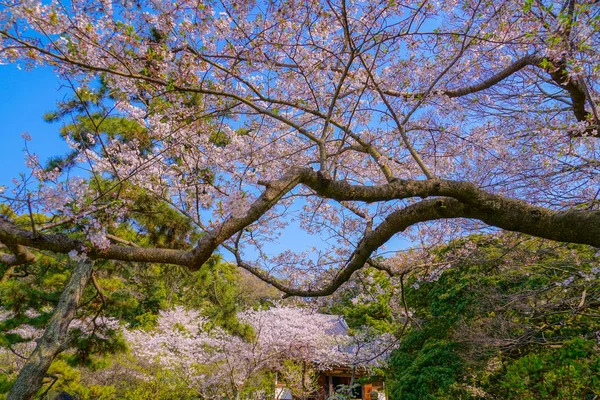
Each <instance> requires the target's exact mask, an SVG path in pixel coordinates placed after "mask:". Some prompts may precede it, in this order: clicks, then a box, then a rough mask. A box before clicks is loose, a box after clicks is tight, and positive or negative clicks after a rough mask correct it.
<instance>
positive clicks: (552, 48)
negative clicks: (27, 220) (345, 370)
mask: <svg viewBox="0 0 600 400" xmlns="http://www.w3.org/2000/svg"><path fill="white" fill-rule="evenodd" d="M598 12H599V7H598V5H597V4H595V3H593V2H587V1H580V2H577V1H565V2H564V3H560V2H538V3H534V2H529V1H526V2H522V1H493V2H488V3H481V2H471V1H452V2H444V3H443V4H438V3H435V2H426V3H415V4H412V3H406V4H404V3H401V2H393V1H392V2H389V1H385V2H344V1H342V2H322V1H318V2H294V1H289V2H283V3H280V2H273V3H271V2H265V3H261V2H258V3H256V2H237V1H234V2H227V3H221V2H197V1H194V2H191V3H190V2H185V1H180V2H176V3H171V2H164V3H161V2H143V1H130V2H128V1H124V2H107V1H97V2H96V1H74V2H67V3H62V2H60V1H53V2H50V3H48V4H42V3H41V2H38V1H24V2H20V1H19V2H16V1H14V2H13V1H9V2H8V3H6V4H5V6H4V8H3V10H2V13H1V14H0V15H1V17H0V18H1V19H0V24H1V26H0V36H1V37H2V42H1V43H2V44H1V53H0V54H1V56H0V57H1V60H0V61H2V62H15V63H21V64H24V65H26V66H28V67H33V66H36V65H51V66H53V67H54V68H56V70H57V71H58V72H59V73H60V74H62V75H63V76H64V77H65V78H67V79H69V81H70V82H72V84H73V85H74V86H75V87H76V88H77V90H76V95H77V96H78V97H79V98H80V99H81V100H82V101H84V100H85V97H86V95H87V93H89V92H90V90H91V89H90V87H93V85H94V79H95V78H97V77H101V79H102V81H103V84H104V85H105V86H106V88H108V90H109V92H110V101H108V102H107V103H106V104H103V105H102V107H100V108H101V111H96V112H95V113H93V114H90V113H88V116H89V118H90V120H91V121H92V122H93V124H92V125H93V126H92V127H91V128H90V129H87V130H85V131H84V132H82V131H79V132H72V134H71V135H70V136H69V135H68V134H67V135H65V136H66V137H67V139H68V140H69V142H70V144H71V145H72V147H73V149H74V150H75V151H76V153H77V155H76V156H74V158H73V162H74V163H76V164H78V165H86V166H87V169H88V170H89V171H90V175H91V178H90V179H88V180H87V181H84V180H82V179H78V178H74V177H73V175H74V174H71V175H65V174H61V172H63V171H64V170H63V168H62V167H61V166H55V168H53V169H48V168H46V169H44V168H42V166H41V165H40V163H39V162H38V160H37V159H36V158H35V156H34V155H30V157H29V165H30V166H31V167H32V168H33V174H34V176H35V177H36V178H37V179H39V180H40V182H41V185H40V187H39V188H38V187H36V188H35V190H33V189H32V185H31V182H30V183H29V186H27V187H20V188H18V189H17V190H16V193H17V194H18V196H17V198H16V199H15V198H13V203H11V206H12V208H13V209H14V208H18V207H17V205H18V204H22V206H23V207H26V206H28V207H29V208H34V209H35V210H37V211H40V212H45V213H51V214H53V215H54V216H56V218H57V219H56V221H61V222H64V223H79V224H81V225H84V226H85V229H86V231H87V232H88V236H87V241H77V240H73V239H69V238H68V237H66V236H63V235H60V234H58V235H57V234H54V235H50V234H45V233H44V226H35V224H34V226H31V227H27V228H24V227H20V226H16V225H15V224H14V223H12V222H11V221H10V220H4V221H2V222H0V241H2V243H4V244H5V245H6V246H7V247H8V249H9V250H10V251H11V253H12V254H5V255H4V256H3V260H4V261H5V262H9V263H19V262H26V261H28V260H31V259H32V257H31V254H30V253H29V252H28V248H36V249H43V250H50V251H54V252H62V253H70V254H72V255H76V254H78V253H81V252H82V251H83V252H86V253H87V255H88V256H90V257H92V258H105V259H114V260H128V261H150V262H161V263H172V264H179V265H185V266H188V267H190V268H192V269H196V268H199V266H200V265H201V264H202V263H203V262H205V261H206V260H207V259H208V257H209V256H210V255H211V254H212V253H213V252H214V251H215V250H217V249H219V248H221V249H226V250H227V251H229V252H231V253H232V254H233V255H234V256H235V257H236V258H237V261H238V264H239V265H240V266H242V267H244V268H247V269H248V270H250V271H252V272H253V273H255V274H256V275H258V276H259V277H261V278H263V279H265V280H267V281H270V282H271V283H273V284H275V285H277V287H279V288H280V289H281V290H283V291H284V292H287V293H288V294H292V295H305V296H308V295H312V296H319V295H327V294H330V293H332V292H333V291H334V290H335V289H336V288H337V287H339V285H340V284H342V283H343V282H344V281H346V280H347V279H348V278H349V277H350V276H351V275H352V274H353V273H354V272H355V271H356V270H357V269H359V268H361V267H362V266H363V265H365V263H369V262H372V260H371V257H372V255H374V254H376V252H377V250H378V249H379V248H381V246H383V245H384V244H385V243H386V242H387V241H388V240H389V239H390V238H392V237H393V236H394V235H396V234H398V233H401V232H405V231H406V232H412V231H411V230H410V229H409V228H410V227H412V226H413V225H415V224H419V223H423V222H428V221H440V220H456V219H459V221H460V220H461V219H468V220H470V221H478V222H479V225H478V224H477V223H475V224H473V223H471V227H482V226H493V227H498V228H502V229H507V230H513V231H518V232H524V233H528V234H532V235H536V236H540V237H544V238H549V239H553V240H559V241H569V242H577V243H584V244H591V245H595V246H597V245H599V244H600V242H599V240H600V239H599V238H600V232H599V231H598V230H599V229H600V228H599V227H600V223H599V222H600V213H599V212H598V211H597V210H596V208H597V194H598V168H597V151H598V144H597V142H598V141H597V136H598V130H597V128H598V123H599V119H598V113H597V104H596V103H597V100H598V98H597V94H596V90H597V89H598V87H597V78H598V75H599V73H600V72H599V68H598V48H599V46H598V44H599V43H598V41H599V37H600V36H599V35H598V24H599V22H598ZM90 85H91V86H90ZM84 108H85V107H84ZM109 114H110V115H119V116H120V117H123V118H126V119H127V120H129V121H130V122H133V123H134V125H135V129H133V131H134V133H131V131H132V129H129V130H130V133H129V135H128V136H127V138H126V139H125V136H124V133H123V132H124V130H123V131H122V132H121V133H118V132H117V133H115V132H112V131H110V130H109V129H108V128H107V127H106V126H103V118H107V116H108V115H109ZM107 177H110V178H111V179H112V181H113V182H114V184H113V185H112V186H110V185H109V186H108V187H107V186H106V185H104V186H102V185H98V184H93V183H94V181H95V180H96V181H97V180H99V179H102V178H107ZM125 182H127V183H128V184H131V185H134V186H136V187H141V188H144V189H145V190H147V191H148V192H150V193H151V194H152V195H154V196H157V197H159V198H162V199H164V200H166V201H168V202H169V203H170V204H171V205H172V206H173V207H174V208H176V209H177V210H179V212H180V213H182V214H183V215H185V216H186V217H187V218H189V219H190V220H191V221H192V222H193V224H194V225H195V226H196V227H197V229H198V231H199V232H201V234H202V236H201V238H200V239H199V240H196V241H194V242H191V241H190V243H189V248H186V249H177V250H172V249H169V250H167V249H162V248H136V247H132V246H128V245H127V244H126V243H120V242H119V241H118V238H114V237H113V238H112V239H111V237H112V235H111V226H113V224H114V223H115V222H116V221H118V219H119V218H121V217H122V216H123V215H125V214H127V212H128V211H129V210H128V202H127V201H126V200H125V199H123V198H121V193H122V192H121V191H120V190H119V188H120V186H119V185H120V184H123V183H125ZM19 189H22V190H19ZM19 200H21V203H18V201H19ZM294 202H298V203H299V207H302V210H301V211H300V212H298V211H297V208H296V209H295V210H296V211H295V212H293V213H290V205H291V204H292V203H294ZM24 209H26V208H24ZM292 210H294V209H293V208H292ZM290 221H299V223H300V224H301V226H302V227H303V228H304V229H306V230H307V231H308V232H320V233H324V234H326V235H328V237H329V238H333V240H332V241H331V244H332V247H334V250H333V251H331V252H326V253H325V255H323V256H322V257H319V258H318V259H317V260H310V261H306V260H303V257H302V256H301V255H300V256H296V257H294V255H290V254H283V255H281V256H279V257H272V258H268V257H261V258H260V259H259V260H252V259H247V257H245V254H246V253H248V251H247V249H248V248H250V247H256V248H258V250H259V251H260V249H261V244H262V243H264V242H266V241H268V240H272V239H273V238H274V236H273V235H276V234H277V233H278V231H279V229H278V228H283V227H284V226H285V225H286V224H288V223H290ZM481 223H483V225H481ZM458 225H459V224H458V223H453V224H451V225H446V226H458ZM53 226H55V225H54V224H53ZM441 232H442V233H444V232H445V231H443V230H442V231H441ZM245 249H246V253H245ZM253 254H255V252H254V253H253ZM303 263H304V267H305V270H309V272H310V274H309V275H310V276H311V277H313V278H315V277H320V278H319V279H308V280H306V279H305V280H306V281H305V282H303V283H304V286H302V287H299V286H296V285H286V284H284V283H282V282H281V281H279V280H278V279H276V277H283V276H286V277H288V278H290V281H289V282H291V283H294V277H293V276H291V275H286V273H287V272H289V271H288V269H287V267H288V266H292V265H302V264H303ZM275 266H277V267H278V268H279V270H278V271H277V274H274V273H270V272H269V271H272V269H273V268H275ZM323 266H327V268H328V269H330V270H331V269H332V267H335V268H333V270H335V272H334V273H329V275H331V276H330V277H328V279H321V278H322V277H323V275H322V273H321V275H316V274H317V273H319V271H321V269H322V267H323ZM261 267H262V268H261ZM329 278H331V279H329Z"/></svg>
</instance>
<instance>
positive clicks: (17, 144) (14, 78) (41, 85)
mask: <svg viewBox="0 0 600 400" xmlns="http://www.w3.org/2000/svg"><path fill="white" fill-rule="evenodd" d="M67 94H68V91H67V90H66V89H62V90H61V89H60V82H59V79H58V78H57V76H56V74H55V73H54V72H52V70H51V69H49V68H36V69H35V70H33V71H25V70H19V69H18V68H17V67H16V66H14V65H0V121H2V122H1V124H0V167H1V168H0V185H6V186H10V182H11V179H12V178H13V177H15V176H18V174H19V172H24V171H26V168H25V162H24V153H23V152H22V149H23V148H24V141H23V139H22V138H21V134H22V133H23V132H27V133H29V134H30V135H31V137H32V138H33V140H32V141H31V142H30V143H29V144H28V146H29V149H30V151H32V152H34V153H37V154H39V156H40V161H44V160H46V159H47V158H48V157H50V156H52V155H57V154H63V153H65V152H67V150H68V147H67V145H66V143H65V142H64V141H63V140H62V139H61V138H60V136H59V135H58V128H59V127H60V125H59V124H48V123H46V122H44V120H43V118H42V116H43V115H44V114H45V113H46V112H48V111H51V110H52V109H53V108H54V104H55V103H56V101H58V100H62V99H63V97H65V96H66V95H67Z"/></svg>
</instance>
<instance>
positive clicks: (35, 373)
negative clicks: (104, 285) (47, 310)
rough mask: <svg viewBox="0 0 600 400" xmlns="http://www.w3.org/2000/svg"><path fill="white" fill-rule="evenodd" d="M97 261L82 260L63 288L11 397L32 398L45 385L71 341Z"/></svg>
mask: <svg viewBox="0 0 600 400" xmlns="http://www.w3.org/2000/svg"><path fill="white" fill-rule="evenodd" d="M92 267H93V262H91V261H83V262H78V263H77V264H76V265H75V268H73V272H72V273H71V277H70V278H69V281H68V282H67V285H66V286H65V289H64V291H63V292H62V294H61V296H60V299H59V301H58V304H57V306H56V309H55V310H54V314H52V318H51V319H50V323H49V324H48V326H47V327H46V330H45V331H44V334H43V335H42V337H41V338H40V339H38V341H37V346H36V347H35V350H34V351H33V353H32V354H31V356H29V359H28V360H27V363H26V364H25V366H24V367H23V368H22V369H21V372H20V373H19V376H18V377H17V381H16V382H15V384H14V386H13V387H12V389H11V391H10V393H9V394H8V398H7V400H29V399H33V396H35V394H36V393H37V391H38V390H39V389H40V388H41V387H42V383H43V380H44V377H45V376H46V372H47V371H48V368H49V367H50V364H51V363H52V360H53V359H54V357H56V356H57V355H58V354H59V353H60V352H61V351H63V350H64V349H65V347H66V345H67V341H68V329H69V324H70V323H71V321H72V320H73V318H74V317H75V314H76V312H77V307H78V305H79V303H80V301H81V297H82V295H83V291H84V289H85V286H86V285H87V282H88V281H89V279H90V277H91V275H92Z"/></svg>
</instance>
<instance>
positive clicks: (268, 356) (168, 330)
mask: <svg viewBox="0 0 600 400" xmlns="http://www.w3.org/2000/svg"><path fill="white" fill-rule="evenodd" d="M240 320H241V321H243V322H245V323H247V324H249V325H250V326H251V327H252V328H253V330H254V338H253V339H252V340H249V341H245V340H242V339H241V338H239V337H237V336H233V335H231V334H228V333H226V332H224V331H223V330H221V329H218V328H217V329H212V330H206V329H205V328H204V325H205V324H206V323H207V322H208V321H207V320H206V318H204V317H201V316H200V314H199V313H198V312H197V311H193V310H185V309H183V308H182V307H176V308H174V309H172V310H169V311H164V312H161V313H160V316H159V318H158V325H157V327H156V329H155V330H153V331H150V332H147V331H143V330H128V331H125V334H126V338H127V340H128V342H129V343H130V344H131V347H132V350H133V354H134V355H135V356H136V359H137V360H138V362H139V363H140V364H146V365H149V366H150V365H153V364H156V365H157V366H158V367H159V368H168V369H172V370H175V371H177V372H178V373H180V374H181V375H182V376H185V377H187V379H188V384H189V385H190V386H191V387H193V388H194V389H195V390H197V391H198V393H201V394H202V395H203V396H205V397H206V398H210V397H215V396H216V397H218V396H225V397H227V398H238V397H237V396H238V395H239V393H240V392H242V390H243V389H244V387H245V386H246V385H247V384H248V382H249V381H250V380H251V378H253V377H254V376H256V375H257V374H260V373H264V372H265V371H281V370H282V369H284V368H285V362H286V361H290V360H291V361H296V362H303V363H306V364H308V365H309V366H315V367H316V368H318V369H321V370H326V369H328V368H332V367H348V368H363V369H366V368H369V367H375V366H378V365H381V362H382V361H384V355H387V354H388V353H389V350H390V349H391V348H392V347H393V343H395V341H394V340H391V339H393V338H392V337H391V335H387V334H384V335H373V334H372V333H368V332H366V331H365V332H361V333H359V334H357V335H355V336H349V335H348V333H347V332H346V329H345V328H344V323H343V321H342V320H340V317H338V316H335V315H325V314H318V313H315V312H313V311H310V310H308V309H302V308H297V307H281V306H278V307H274V308H272V309H269V310H261V311H246V312H244V313H242V314H241V315H240Z"/></svg>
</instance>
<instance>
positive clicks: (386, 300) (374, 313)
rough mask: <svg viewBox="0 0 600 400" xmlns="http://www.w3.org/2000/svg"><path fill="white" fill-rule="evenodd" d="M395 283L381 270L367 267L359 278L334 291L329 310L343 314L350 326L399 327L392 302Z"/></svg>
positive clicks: (387, 329)
mask: <svg viewBox="0 0 600 400" xmlns="http://www.w3.org/2000/svg"><path fill="white" fill-rule="evenodd" d="M394 293H395V287H394V285H393V284H392V282H391V281H390V278H389V277H388V276H387V275H386V274H385V273H384V272H382V271H378V270H375V269H371V268H367V269H365V270H362V271H360V272H359V273H358V274H357V278H356V279H355V280H353V281H352V284H351V285H348V286H347V287H345V288H344V289H343V290H341V291H340V292H338V293H337V294H336V295H335V301H334V302H333V304H332V305H331V306H330V307H328V308H327V309H325V310H324V311H326V312H327V313H330V314H335V315H343V316H344V320H345V321H346V323H347V324H348V326H349V327H350V328H351V329H357V328H360V327H365V326H368V327H371V328H374V329H375V330H376V331H378V332H382V333H383V332H393V331H394V330H395V329H397V326H396V322H394V319H393V311H392V308H391V305H390V302H391V300H392V297H393V296H394Z"/></svg>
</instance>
